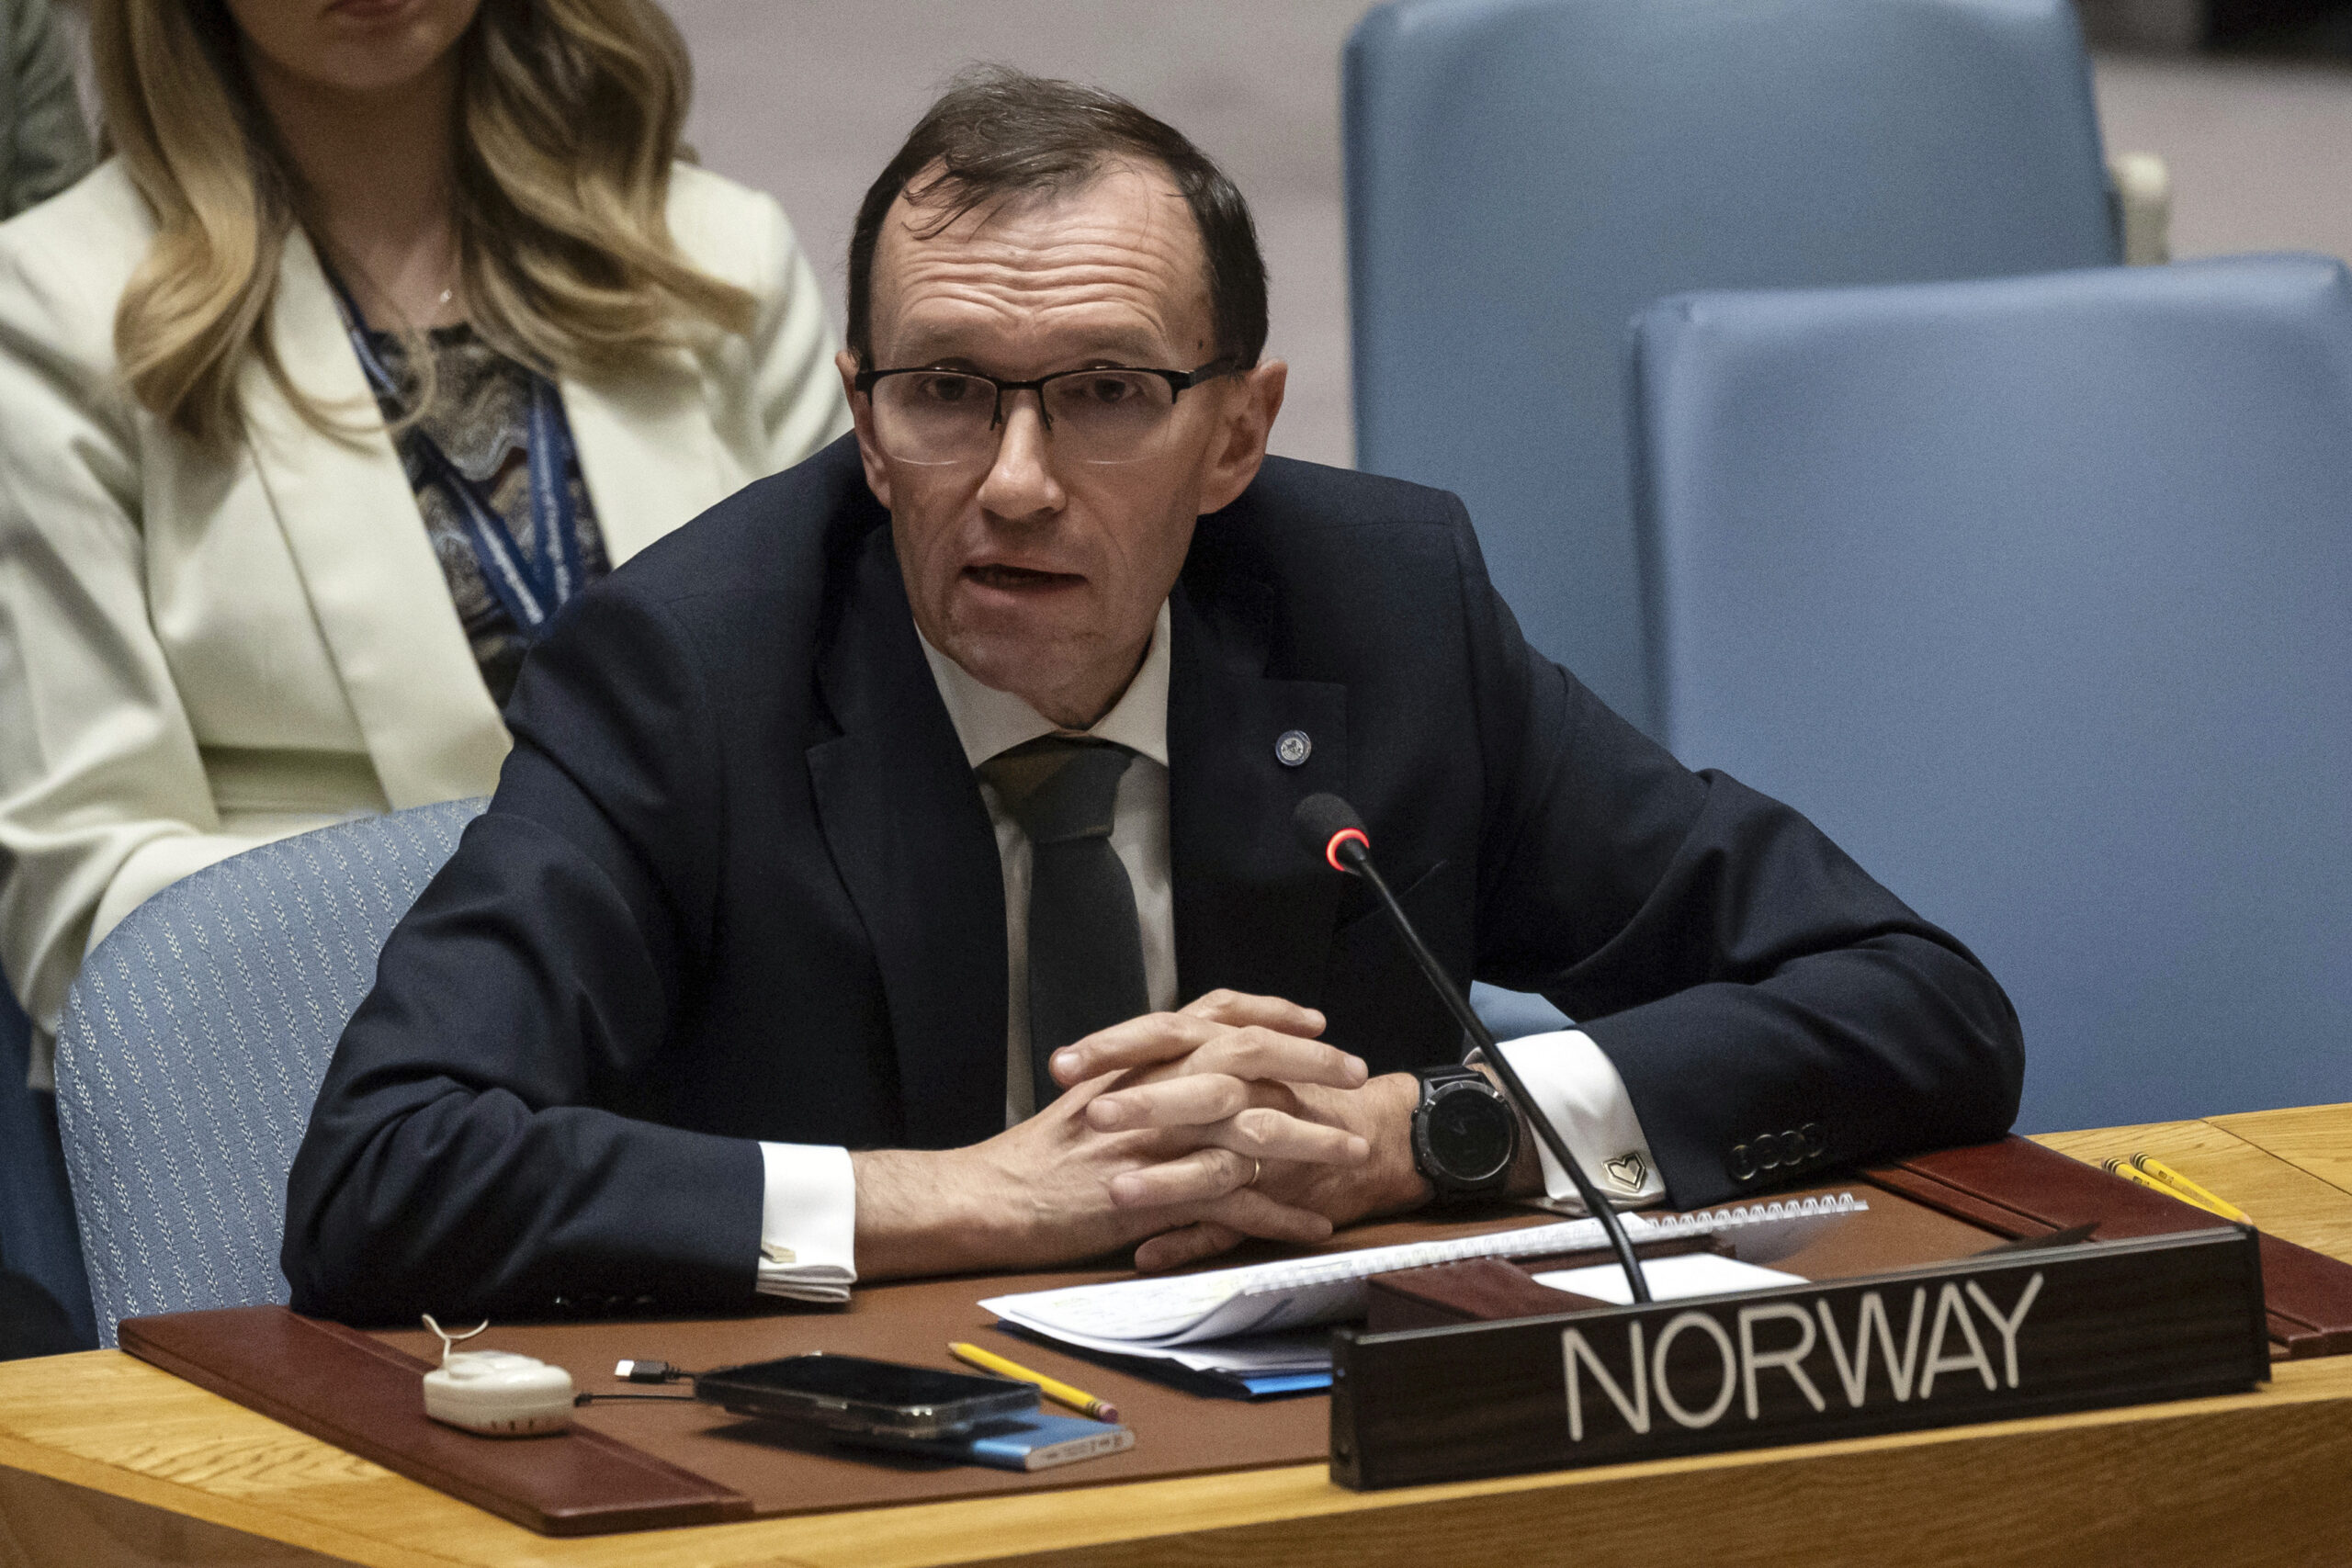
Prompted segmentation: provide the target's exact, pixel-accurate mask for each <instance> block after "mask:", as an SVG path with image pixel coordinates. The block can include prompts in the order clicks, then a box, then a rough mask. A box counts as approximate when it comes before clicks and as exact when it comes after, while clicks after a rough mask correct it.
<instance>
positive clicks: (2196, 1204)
mask: <svg viewBox="0 0 2352 1568" xmlns="http://www.w3.org/2000/svg"><path fill="white" fill-rule="evenodd" d="M2098 1163H2099V1164H2100V1166H2102V1167H2103V1168H2105V1169H2106V1170H2107V1171H2108V1172H2109V1174H2111V1175H2115V1176H2120V1177H2121V1178H2122V1179H2124V1180H2126V1181H2129V1182H2131V1184H2132V1185H2133V1186H2135V1187H2144V1188H2146V1189H2147V1190H2149V1191H2151V1192H2161V1193H2163V1194H2164V1195H2165V1197H2167V1198H2169V1199H2171V1200H2172V1201H2174V1202H2176V1203H2186V1204H2188V1206H2189V1207H2190V1208H2192V1209H2202V1210H2204V1211H2205V1212H2206V1213H2209V1214H2211V1215H2212V1216H2213V1217H2214V1218H2215V1219H2218V1220H2226V1219H2230V1218H2233V1216H2232V1215H2229V1214H2224V1213H2222V1211H2221V1210H2219V1209H2217V1208H2215V1207H2213V1205H2212V1204H2211V1203H2208V1202H2206V1201H2204V1200H2203V1199H2200V1198H2192V1197H2190V1196H2189V1195H2188V1193H2186V1192H2183V1191H2182V1190H2180V1189H2179V1188H2177V1187H2170V1186H2166V1185H2165V1183H2164V1182H2161V1181H2158V1180H2157V1179H2155V1178H2154V1177H2153V1176H2150V1175H2149V1174H2148V1173H2147V1172H2146V1171H2144V1170H2142V1169H2141V1168H2139V1167H2138V1166H2136V1165H2133V1164H2132V1163H2131V1161H2129V1160H2121V1159H2103V1160H2101V1161H2099V1162H2098Z"/></svg>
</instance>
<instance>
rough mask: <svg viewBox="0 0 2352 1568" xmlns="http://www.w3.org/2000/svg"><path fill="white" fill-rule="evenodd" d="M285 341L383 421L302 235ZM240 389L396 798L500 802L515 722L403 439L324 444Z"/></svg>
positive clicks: (291, 242) (315, 378) (315, 373)
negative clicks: (488, 797)
mask: <svg viewBox="0 0 2352 1568" xmlns="http://www.w3.org/2000/svg"><path fill="white" fill-rule="evenodd" d="M271 330H272V332H273V333H275V334H276V339H277V351H278V354H279V356H280V357H281V359H282V360H283V361H284V363H285V366H286V369H287V374H288V376H289V377H290V378H293V380H294V382H295V384H296V385H297V386H298V387H300V389H303V390H304V391H306V392H308V393H309V394H310V395H311V397H312V398H314V399H316V400H319V401H320V402H321V403H322V405H323V406H324V407H325V408H327V409H328V410H329V411H330V412H333V413H334V414H336V415H338V416H339V417H342V418H345V419H353V418H358V419H365V420H368V421H370V422H372V421H373V420H374V419H375V417H376V406H375V402H374V400H373V399H371V398H370V397H369V396H368V385H367V382H366V380H365V379H364V378H363V377H362V376H361V374H360V370H359V362H358V360H357V358H356V356H355V355H353V354H352V352H351V345H350V342H349V339H348V338H347V337H346V336H345V332H344V326H343V318H342V317H341V315H340V314H339V313H338V312H337V311H336V310H335V304H334V294H333V293H332V292H331V291H330V290H329V289H328V288H327V284H326V278H325V275H324V274H322V272H321V271H320V269H319V264H318V260H317V257H316V255H315V254H314V253H313V252H312V251H311V246H310V243H309V242H308V241H307V240H306V239H304V238H303V236H302V235H301V234H300V233H299V232H297V233H296V234H294V235H293V236H291V237H290V238H289V239H288V242H287V245H286V254H285V257H284V260H283V261H282V263H281V264H280V266H279V271H278V288H277V301H276V303H275V305H274V306H273V310H272V316H271ZM238 392H239V395H240V397H241V398H242V399H243V405H244V409H245V415H246V421H247V441H248V443H249V445H250V446H251V449H252V452H253V455H254V464H255V466H256V467H257V468H258V469H259V471H260V475H261V479H262V484H263V487H264V488H265V489H266V491H268V493H269V498H270V503H271V505H272V507H273V508H274V509H275V510H276V512H277V525H278V528H279V530H280V532H281V533H282V534H283V535H284V536H285V539H286V547H287V549H288V552H289V553H290V554H291V555H292V556H293V558H294V567H295V570H296V571H298V572H299V573H300V575H301V578H302V582H303V586H304V587H305V589H306V590H307V591H308V592H309V594H310V598H311V610H312V612H313V613H314V614H315V615H317V616H318V622H319V630H320V634H321V635H322V637H324V638H325V639H326V645H327V650H328V652H329V653H330V654H331V655H332V656H333V658H334V665H335V673H336V674H337V675H338V676H339V677H340V678H341V680H342V682H343V689H344V693H345V695H346V696H347V697H348V698H349V700H350V703H351V708H352V713H353V715H354V716H355V717H356V719H357V720H358V724H359V730H360V733H361V735H363V736H364V737H365V738H366V739H367V742H368V756H369V758H370V760H371V761H373V762H374V763H375V767H376V776H377V778H378V780H379V782H380V783H381V784H383V788H384V795H385V797H386V799H388V800H389V801H390V803H391V805H392V807H394V808H395V809H398V808H400V807H409V806H422V805H424V804H427V803H429V802H432V801H436V800H448V799H451V798H453V797H456V796H458V795H482V794H487V793H488V792H489V791H490V790H491V789H492V788H493V787H494V786H495V785H496V784H497V782H498V768H499V764H500V762H501V761H503V760H504V758H505V756H506V749H507V736H506V727H505V725H504V724H503V723H502V722H501V721H500V719H499V716H498V709H497V707H496V706H495V705H493V704H492V702H491V700H490V693H489V690H488V689H487V688H486V687H485V686H483V684H482V680H481V671H480V669H479V668H478V667H477V666H476V664H475V663H474V656H473V649H471V647H470V646H469V645H468V643H467V641H466V634H465V629H464V628H463V627H462V626H459V625H458V612H457V609H456V606H455V605H453V604H451V603H450V599H449V589H448V584H447V579H445V578H444V577H443V576H442V572H441V564H440V562H439V561H438V560H436V559H435V558H434V554H433V546H432V544H431V542H430V541H429V540H428V539H427V538H426V537H425V533H424V523H423V522H422V521H421V520H420V519H419V517H418V514H417V509H416V497H415V494H414V493H413V491H411V490H410V489H409V483H408V476H407V475H406V474H405V473H404V472H403V471H402V470H401V462H400V458H399V457H398V456H397V455H396V454H395V453H394V452H393V450H392V445H391V442H390V440H389V439H388V438H387V437H386V436H385V434H383V432H382V430H381V429H372V430H368V431H366V432H365V434H361V435H358V436H356V437H342V438H338V437H334V436H328V435H323V434H320V433H319V432H318V431H317V430H315V429H313V428H312V427H311V425H309V424H308V423H304V421H303V419H302V417H301V415H300V413H299V412H297V411H296V409H295V407H294V405H293V404H291V403H290V402H288V400H287V399H286V397H285V395H284V394H283V393H282V392H280V391H279V390H278V389H277V385H276V384H275V383H274V382H273V381H272V380H271V379H270V378H269V377H268V375H267V374H266V372H264V371H263V370H262V369H261V368H260V367H258V366H248V367H247V368H246V370H245V372H244V373H243V376H242V377H241V378H240V379H239V382H238Z"/></svg>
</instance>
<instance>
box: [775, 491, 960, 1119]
mask: <svg viewBox="0 0 2352 1568" xmlns="http://www.w3.org/2000/svg"><path fill="white" fill-rule="evenodd" d="M817 678H818V683H819V687H820V690H821V691H822V692H823V694H824V697H825V701H826V703H827V705H829V706H830V707H831V712H832V716H833V718H834V721H835V722H836V723H838V724H839V725H840V726H841V728H842V734H841V735H840V736H838V737H837V738H835V739H831V740H827V741H823V742H820V744H818V745H815V746H812V747H810V748H809V776H810V779H811V780H812V782H813V784H814V787H815V790H816V795H817V812H818V816H819V818H820V820H821V822H822V824H823V828H824V833H825V840H826V842H827V843H828V845H830V846H831V850H832V855H833V864H834V866H835V867H836V869H837V870H838V871H839V872H840V874H841V877H842V881H843V882H844V883H845V884H847V886H848V887H849V893H850V897H851V899H852V901H853V902H854V903H855V904H856V906H857V911H858V916H859V918H860V919H862V920H863V921H864V922H865V931H866V935H867V937H868V938H869V939H870V940H871V941H872V942H873V943H874V957H875V962H876V964H877V965H878V966H879V968H880V969H881V972H882V989H883V993H884V996H885V997H886V998H888V1005H889V1014H890V1031H891V1035H892V1037H893V1039H894V1041H895V1042H896V1045H897V1050H898V1063H899V1100H900V1103H901V1104H902V1105H903V1107H904V1108H905V1114H906V1141H907V1143H908V1145H910V1146H911V1147H915V1148H953V1147H957V1146H960V1145H966V1144H972V1143H978V1141H980V1140H981V1139H983V1138H986V1137H989V1136H992V1135H993V1134H996V1133H998V1132H1001V1131H1002V1129H1003V1126H1004V1074H1005V945H1004V874H1003V870H1002V867H1001V863H1000V862H999V861H998V858H997V850H996V831H995V829H994V828H993V827H992V826H991V825H990V823H989V814H988V807H987V806H986V804H985V803H984V802H983V801H982V800H981V798H980V792H979V786H978V784H976V783H975V782H974V780H973V778H972V771H971V769H970V767H969V766H968V765H967V763H966V761H965V760H964V750H963V747H962V746H961V745H960V744H959V743H958V742H957V740H956V728H955V726H954V724H953V723H951V722H950V721H949V719H948V716H947V709H946V707H945V705H944V704H942V703H941V701H940V698H939V689H938V687H937V685H936V684H935V683H934V682H933V680H932V676H931V668H930V666H929V665H928V664H926V663H925V662H924V660H923V657H922V646H921V645H920V644H919V643H917V642H916V640H915V631H914V621H913V618H912V616H911V615H910V614H909V612H908V609H907V600H906V592H905V589H904V587H903V585H902V584H901V583H900V581H899V566H898V561H897V558H896V557H895V556H894V555H893V554H892V552H891V549H890V533H889V529H888V526H887V525H886V526H881V527H877V528H876V529H875V530H874V532H873V533H872V534H871V535H869V536H868V537H867V538H866V540H865V546H864V547H862V548H861V549H860V550H859V552H858V556H857V559H856V561H855V563H854V566H853V568H852V569H851V581H850V583H849V585H848V593H847V602H846V603H845V604H843V605H842V612H841V617H840V620H839V622H838V623H837V625H836V628H835V632H834V635H833V637H832V638H831V642H830V644H829V646H828V647H827V648H826V649H825V651H824V653H823V654H822V655H821V656H820V662H819V668H818V677H817Z"/></svg>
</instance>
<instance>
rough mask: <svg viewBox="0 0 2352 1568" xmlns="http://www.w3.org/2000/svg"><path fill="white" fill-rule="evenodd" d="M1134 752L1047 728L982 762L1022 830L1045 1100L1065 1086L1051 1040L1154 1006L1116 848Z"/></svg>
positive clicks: (1034, 1032)
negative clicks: (1122, 790) (1123, 779)
mask: <svg viewBox="0 0 2352 1568" xmlns="http://www.w3.org/2000/svg"><path fill="white" fill-rule="evenodd" d="M1134 760H1135V753H1134V752H1132V751H1129V750H1126V748H1125V747H1123V746H1114V745H1113V744H1112V743H1111V742H1109V741H1107V740H1082V739H1069V738H1066V737H1063V736H1058V735H1048V736H1046V737H1043V738H1042V739H1036V740H1032V741H1030V742H1029V743H1028V744H1026V745H1023V746H1016V747H1014V748H1013V749H1012V750H1010V751H1006V752H1003V753H1001V755H998V756H995V757H991V758H989V760H988V761H985V762H983V763H981V764H980V776H981V777H983V778H985V779H987V780H988V781H989V784H991V785H993V786H994V787H995V789H996V794H997V799H998V800H999V801H1001V802H1002V803H1003V806H1004V809H1005V812H1006V814H1007V815H1009V816H1010V817H1011V818H1012V819H1013V820H1014V821H1015V822H1018V823H1019V824H1020V825H1021V830H1022V831H1023V833H1025V834H1027V835H1028V838H1029V844H1030V850H1031V860H1030V874H1029V1081H1030V1084H1031V1086H1032V1088H1033V1089H1035V1091H1036V1097H1037V1099H1036V1109H1037V1110H1040V1111H1043V1110H1044V1109H1045V1108H1046V1106H1048V1105H1050V1104H1052V1103H1053V1101H1054V1100H1055V1098H1056V1097H1057V1096H1058V1095H1059V1094H1060V1093H1061V1086H1060V1085H1058V1084H1057V1083H1055V1082H1054V1080H1053V1076H1052V1075H1051V1074H1049V1073H1048V1072H1046V1063H1047V1062H1048V1061H1050V1060H1051V1059H1052V1057H1053V1054H1054V1053H1055V1052H1057V1051H1058V1050H1060V1049H1061V1048H1062V1047H1063V1046H1065V1045H1067V1044H1069V1043H1070V1042H1072V1041H1074V1040H1080V1039H1083V1038H1085V1037H1086V1036H1087V1035H1089V1034H1091V1033H1093V1032H1095V1031H1096V1030H1098V1029H1107V1028H1109V1027H1110V1026H1111V1025H1112V1024H1114V1023H1123V1022H1125V1021H1127V1020H1128V1019H1131V1018H1134V1017H1136V1015H1138V1014H1140V1013H1142V1012H1144V1011H1145V1010H1147V1009H1148V1008H1149V1006H1150V1001H1149V998H1148V997H1147V995H1146V994H1145V990H1144V983H1143V927H1142V925H1141V923H1140V922H1139V921H1138V920H1137V919H1136V893H1135V888H1134V886H1132V885H1131V884H1130V883H1129V882H1128V881H1127V868H1126V867H1125V865H1124V864H1122V863H1120V861H1119V856H1118V852H1116V851H1114V850H1113V849H1112V848H1111V820H1112V818H1113V815H1114V807H1115V805H1116V802H1117V799H1118V794H1119V779H1120V776H1121V775H1122V774H1124V773H1125V772H1126V771H1127V764H1128V763H1129V762H1131V761H1134Z"/></svg>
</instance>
